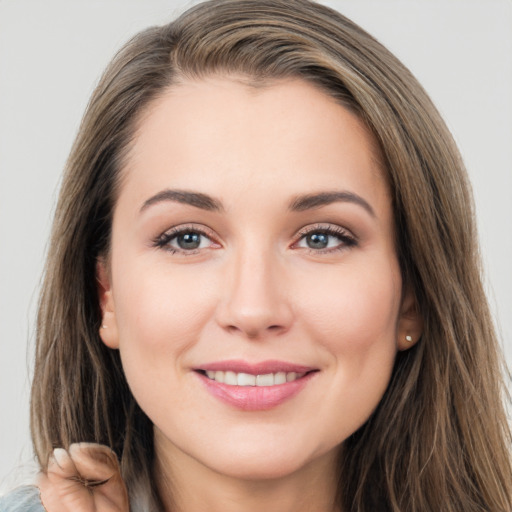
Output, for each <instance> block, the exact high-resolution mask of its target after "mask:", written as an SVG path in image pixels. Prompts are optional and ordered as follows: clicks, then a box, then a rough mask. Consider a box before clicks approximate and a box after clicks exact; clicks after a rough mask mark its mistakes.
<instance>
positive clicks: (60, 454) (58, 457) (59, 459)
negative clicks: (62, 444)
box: [53, 448, 69, 467]
mask: <svg viewBox="0 0 512 512" xmlns="http://www.w3.org/2000/svg"><path fill="white" fill-rule="evenodd" d="M68 457H69V455H68V452H67V451H66V450H64V448H55V450H53V458H54V459H55V462H56V463H57V464H58V465H59V466H61V467H62V466H63V465H64V464H65V463H66V461H67V459H68Z"/></svg>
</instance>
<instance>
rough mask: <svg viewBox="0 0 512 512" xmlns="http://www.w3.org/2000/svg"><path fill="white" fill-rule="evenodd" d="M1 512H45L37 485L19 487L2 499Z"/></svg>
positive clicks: (0, 502) (0, 498)
mask: <svg viewBox="0 0 512 512" xmlns="http://www.w3.org/2000/svg"><path fill="white" fill-rule="evenodd" d="M0 512H45V510H44V507H43V505H42V503H41V500H40V498H39V489H38V488H37V487H36V486H35V485H26V486H23V487H18V488H17V489H15V490H14V491H11V492H10V493H9V494H6V495H5V496H1V497H0Z"/></svg>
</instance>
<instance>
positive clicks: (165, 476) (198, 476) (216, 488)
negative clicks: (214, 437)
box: [155, 451, 339, 512]
mask: <svg viewBox="0 0 512 512" xmlns="http://www.w3.org/2000/svg"><path fill="white" fill-rule="evenodd" d="M335 458H336V457H335V455H333V454H329V455H325V456H321V457H319V458H318V459H316V460H313V461H311V462H309V463H308V465H307V466H305V467H303V468H300V469H299V470H297V471H295V472H293V473H292V474H288V475H285V476H280V477H278V478H268V479H241V478H236V477H234V476H232V475H224V474H221V473H219V472H217V471H214V470H212V469H210V468H208V467H206V466H204V465H203V464H201V463H200V462H198V461H197V460H195V459H192V458H191V457H189V456H188V455H186V454H184V453H183V452H179V451H176V452H174V451H173V453H163V454H162V453H159V454H158V457H157V461H156V466H155V475H157V485H158V488H159V492H160V497H161V499H162V502H163V504H164V510H165V512H196V511H197V510H201V511H202V512H241V511H243V512H261V511H262V510H263V511H265V512H292V511H293V512H311V511H312V510H314V511H315V512H339V508H337V506H336V503H335V501H336V478H335V474H336V460H335Z"/></svg>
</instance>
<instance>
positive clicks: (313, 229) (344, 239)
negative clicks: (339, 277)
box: [292, 223, 359, 254]
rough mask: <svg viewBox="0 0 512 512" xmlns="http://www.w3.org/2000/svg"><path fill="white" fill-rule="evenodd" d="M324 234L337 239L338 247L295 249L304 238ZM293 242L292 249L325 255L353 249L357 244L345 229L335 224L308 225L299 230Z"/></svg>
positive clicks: (354, 238) (355, 238) (356, 240)
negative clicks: (312, 234) (349, 248)
mask: <svg viewBox="0 0 512 512" xmlns="http://www.w3.org/2000/svg"><path fill="white" fill-rule="evenodd" d="M317 232H319V233H325V234H327V235H330V236H334V237H337V238H338V239H339V240H340V243H339V245H337V246H336V247H330V248H324V249H313V248H306V247H297V244H298V243H299V242H300V241H301V240H303V239H304V237H305V236H307V235H309V234H311V233H317ZM294 238H295V241H294V242H293V244H292V248H298V249H304V250H307V251H310V252H311V253H313V254H326V253H330V252H335V251H339V250H343V249H346V248H348V247H355V246H357V245H358V244H359V240H358V238H357V237H356V236H355V235H354V234H353V233H352V232H351V231H350V230H349V229H347V228H344V227H342V226H339V225H337V224H328V223H316V224H310V225H308V226H305V227H303V228H301V229H300V230H299V231H298V232H297V234H296V235H295V237H294Z"/></svg>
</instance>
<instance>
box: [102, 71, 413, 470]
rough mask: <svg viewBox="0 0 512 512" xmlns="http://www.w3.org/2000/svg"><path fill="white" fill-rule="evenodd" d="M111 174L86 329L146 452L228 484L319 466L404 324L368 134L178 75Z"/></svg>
mask: <svg viewBox="0 0 512 512" xmlns="http://www.w3.org/2000/svg"><path fill="white" fill-rule="evenodd" d="M123 172H124V174H123V179H122V186H121V190H120V195H119V199H118V202H117V205H116V207H115V211H114V220H113V231H112V251H111V255H110V260H109V262H110V268H109V269H105V268H104V266H103V264H102V263H99V265H98V277H99V282H100V285H99V288H100V300H101V304H102V308H103V312H104V319H103V324H104V325H105V326H106V328H102V330H101V336H102V338H103V340H104V342H105V343H106V344H107V345H108V346H110V347H111V348H119V350H120V354H121V358H122V362H123V367H124V371H125V373H126V378H127V380H128V383H129V385H130V388H131V390H132V392H133V395H134V396H135V398H136V400H137V402H138V403H139V404H140V406H141V408H142V409H143V410H144V411H145V412H146V414H147V415H148V416H149V418H150V419H151V420H152V421H153V423H154V425H155V427H156V428H155V442H156V449H157V451H158V453H159V455H160V456H161V457H163V458H164V459H166V460H169V461H175V462H176V463H179V464H180V468H184V467H196V468H198V467H200V468H202V469H205V470H214V471H216V472H218V473H221V474H225V475H231V476H235V477H242V478H272V477H279V476H283V475H288V474H292V473H294V472H296V471H300V470H304V469H305V468H313V467H325V465H326V464H327V465H329V466H330V465H331V464H333V461H334V455H335V453H336V451H337V450H336V449H337V447H339V445H340V443H342V442H343V441H344V440H345V439H346V438H347V437H348V436H349V435H350V434H352V433H353V432H354V431H355V430H357V429H358V428H359V427H360V426H361V425H362V424H363V423H364V422H365V421H366V420H367V419H368V417H369V416H370V414H371V413H372V411H373V410H374V409H375V407H376V405H377V404H378V402H379V401H380V399H381V397H382V395H383V393H384V391H385V389H386V386H387V384H388V382H389V379H390V375H391V370H392V366H393V362H394V359H395V354H396V351H397V350H398V349H401V348H405V343H406V342H405V336H406V335H413V336H414V337H415V336H416V333H417V325H416V324H417V321H416V320H415V317H414V315H413V314H412V313H411V311H412V310H413V304H412V299H411V298H410V297H408V296H406V297H402V281H401V276H400V270H399V265H398V261H397V255H396V251H395V246H394V243H393V240H394V236H393V235H394V234H393V229H394V227H393V214H392V208H391V199H390V195H389V192H388V188H387V185H386V181H385V178H384V173H383V171H382V168H381V166H380V164H379V154H378V150H377V149H376V145H375V143H374V140H373V139H372V136H371V135H370V134H369V132H368V130H367V129H365V127H364V125H363V124H362V123H361V122H360V121H359V119H358V118H357V117H356V116H355V115H353V114H352V113H350V112H349V111H347V110H346V109H345V108H343V107H342V106H340V105H339V104H337V103H336V102H335V100H334V99H332V98H331V97H329V96H327V95H325V94H324V93H322V92H320V91H319V90H318V89H316V88H314V87H313V86H312V85H309V84H307V83H305V82H303V81H300V80H287V81H278V82H275V83H274V84H272V85H269V86H266V87H260V88H256V87H251V86H249V85H245V84H244V83H242V81H237V80H236V79H233V78H232V79H229V78H227V77H226V78H223V77H217V78H209V79H205V80H201V81H197V82H183V83H182V84H180V85H177V86H174V87H173V88H172V89H170V90H169V91H168V92H167V93H166V94H165V95H163V96H162V97H160V98H159V99H158V100H156V101H155V102H154V103H153V104H152V105H151V106H150V108H149V109H148V111H147V112H146V114H145V115H144V116H143V118H142V119H141V122H140V124H139V129H138V132H137V136H136V138H135V140H134V143H133V146H132V149H131V153H130V155H129V157H128V163H127V165H126V168H125V169H124V171H123ZM187 465H188V466H187Z"/></svg>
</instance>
